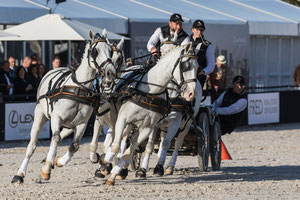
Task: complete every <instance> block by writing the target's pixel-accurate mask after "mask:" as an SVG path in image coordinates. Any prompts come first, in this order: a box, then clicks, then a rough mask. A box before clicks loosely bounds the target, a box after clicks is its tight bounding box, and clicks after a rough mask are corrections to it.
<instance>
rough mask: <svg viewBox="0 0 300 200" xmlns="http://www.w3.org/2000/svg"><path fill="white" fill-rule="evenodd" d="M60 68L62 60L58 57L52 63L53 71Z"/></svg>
mask: <svg viewBox="0 0 300 200" xmlns="http://www.w3.org/2000/svg"><path fill="white" fill-rule="evenodd" d="M59 67H60V58H59V57H58V56H55V57H54V59H53V61H52V69H56V68H59Z"/></svg>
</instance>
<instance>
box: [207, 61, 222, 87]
mask: <svg viewBox="0 0 300 200" xmlns="http://www.w3.org/2000/svg"><path fill="white" fill-rule="evenodd" d="M221 71H222V75H221V79H219V80H217V79H216V78H217V76H218V73H219V70H218V66H217V65H216V66H215V69H214V71H213V72H212V73H211V74H210V83H211V85H212V86H213V87H214V86H218V87H219V89H221V90H225V89H226V66H225V65H223V64H222V65H221Z"/></svg>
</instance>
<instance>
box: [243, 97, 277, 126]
mask: <svg viewBox="0 0 300 200" xmlns="http://www.w3.org/2000/svg"><path fill="white" fill-rule="evenodd" d="M278 122H279V92H274V93H259V94H248V124H249V125H251V124H266V123H278Z"/></svg>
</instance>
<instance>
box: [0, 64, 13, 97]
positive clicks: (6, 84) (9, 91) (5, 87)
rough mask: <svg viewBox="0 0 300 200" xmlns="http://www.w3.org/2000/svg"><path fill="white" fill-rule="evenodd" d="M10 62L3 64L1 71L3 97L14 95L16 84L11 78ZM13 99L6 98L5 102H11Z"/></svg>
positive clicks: (0, 85) (0, 84)
mask: <svg viewBox="0 0 300 200" xmlns="http://www.w3.org/2000/svg"><path fill="white" fill-rule="evenodd" d="M9 70H10V68H9V62H8V61H4V62H3V63H1V69H0V93H1V94H2V95H9V96H11V95H13V88H14V84H13V82H12V80H11V78H10V76H9ZM11 99H12V98H10V97H4V98H3V100H4V101H9V100H11Z"/></svg>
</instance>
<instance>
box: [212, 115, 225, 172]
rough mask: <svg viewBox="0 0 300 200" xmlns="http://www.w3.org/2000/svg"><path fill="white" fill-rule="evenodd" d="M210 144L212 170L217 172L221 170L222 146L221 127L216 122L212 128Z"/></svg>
mask: <svg viewBox="0 0 300 200" xmlns="http://www.w3.org/2000/svg"><path fill="white" fill-rule="evenodd" d="M210 144H211V146H210V158H211V166H212V170H213V171H218V170H220V168H221V145H222V134H221V126H220V122H219V121H218V120H216V121H215V123H214V125H213V127H212V131H211V141H210Z"/></svg>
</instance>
